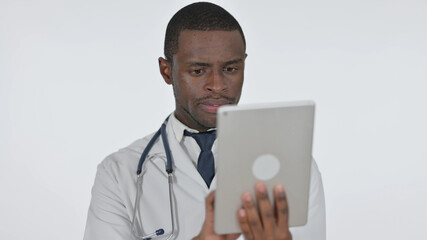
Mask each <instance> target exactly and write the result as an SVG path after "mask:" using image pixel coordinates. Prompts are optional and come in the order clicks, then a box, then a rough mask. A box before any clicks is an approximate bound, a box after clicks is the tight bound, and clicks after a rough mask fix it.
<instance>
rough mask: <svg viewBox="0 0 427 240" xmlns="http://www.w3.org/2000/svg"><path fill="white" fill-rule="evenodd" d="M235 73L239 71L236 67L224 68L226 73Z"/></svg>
mask: <svg viewBox="0 0 427 240" xmlns="http://www.w3.org/2000/svg"><path fill="white" fill-rule="evenodd" d="M235 71H237V68H235V67H225V68H224V72H227V73H233V72H235Z"/></svg>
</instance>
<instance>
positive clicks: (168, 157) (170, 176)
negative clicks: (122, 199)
mask: <svg viewBox="0 0 427 240" xmlns="http://www.w3.org/2000/svg"><path fill="white" fill-rule="evenodd" d="M168 119H169V116H168V117H167V118H166V119H165V121H164V122H163V123H162V126H161V127H160V128H159V130H157V132H156V133H155V134H154V135H153V137H152V138H151V140H150V141H149V142H148V144H147V146H146V147H145V149H144V151H143V152H142V154H141V157H140V158H139V162H138V169H137V172H136V174H137V190H136V198H135V206H134V215H133V219H132V232H133V233H134V235H135V237H137V238H138V239H142V240H149V239H151V237H152V236H153V234H149V235H146V236H142V237H141V236H138V235H137V234H136V229H135V219H136V215H137V212H138V213H139V201H140V197H141V188H142V166H143V164H144V162H145V160H146V159H147V156H148V153H149V152H150V150H151V148H152V147H153V146H154V144H155V143H156V141H157V139H158V138H159V137H160V136H161V137H162V142H163V147H164V150H165V154H166V169H165V170H166V173H167V174H168V186H169V206H170V211H171V214H170V216H171V223H172V224H171V225H172V229H171V232H170V234H169V237H168V238H167V240H170V239H172V237H173V236H174V235H175V221H174V219H175V214H174V204H173V197H172V195H173V190H172V188H173V174H172V173H173V165H172V156H171V152H170V147H169V141H168V139H167V134H166V123H167V122H168ZM137 204H138V207H137ZM160 230H162V234H163V229H158V230H157V231H160ZM157 231H156V232H157ZM162 234H161V235H162Z"/></svg>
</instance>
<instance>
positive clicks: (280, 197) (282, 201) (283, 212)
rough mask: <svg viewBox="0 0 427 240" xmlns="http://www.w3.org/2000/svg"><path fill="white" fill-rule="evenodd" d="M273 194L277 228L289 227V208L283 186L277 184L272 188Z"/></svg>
mask: <svg viewBox="0 0 427 240" xmlns="http://www.w3.org/2000/svg"><path fill="white" fill-rule="evenodd" d="M274 196H275V203H276V214H277V225H278V228H279V229H286V230H287V229H289V224H288V219H289V208H288V200H287V198H286V193H285V188H284V187H283V186H282V185H277V186H276V187H275V188H274Z"/></svg>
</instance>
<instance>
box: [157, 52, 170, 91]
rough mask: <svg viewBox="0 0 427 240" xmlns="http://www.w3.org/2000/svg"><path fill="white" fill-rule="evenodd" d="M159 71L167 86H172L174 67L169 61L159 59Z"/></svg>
mask: <svg viewBox="0 0 427 240" xmlns="http://www.w3.org/2000/svg"><path fill="white" fill-rule="evenodd" d="M159 70H160V74H161V75H162V77H163V79H164V80H165V82H166V83H167V84H169V85H170V84H172V66H171V64H170V63H169V61H168V60H166V59H164V58H162V57H159Z"/></svg>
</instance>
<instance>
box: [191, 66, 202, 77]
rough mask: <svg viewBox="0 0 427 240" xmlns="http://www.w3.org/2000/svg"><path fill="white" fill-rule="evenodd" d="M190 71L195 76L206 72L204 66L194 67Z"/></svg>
mask: <svg viewBox="0 0 427 240" xmlns="http://www.w3.org/2000/svg"><path fill="white" fill-rule="evenodd" d="M190 73H191V74H192V75H194V76H199V75H202V74H203V73H204V70H203V69H202V68H199V69H193V70H191V71H190Z"/></svg>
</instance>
